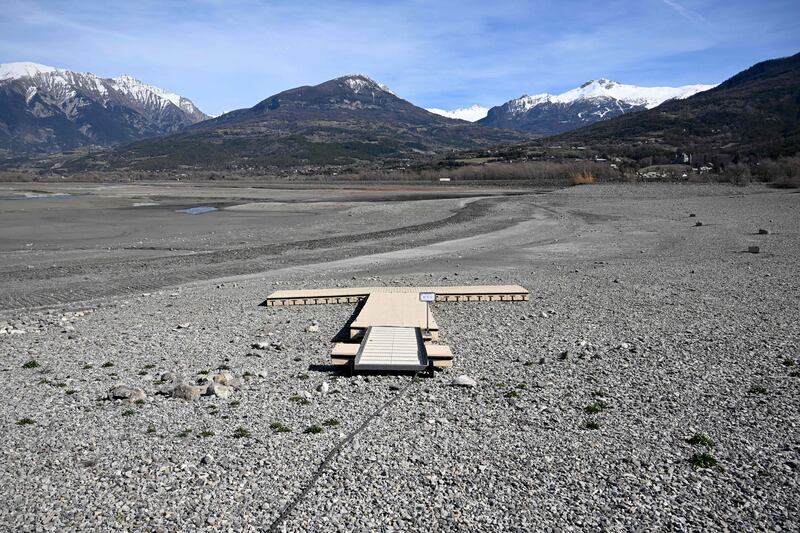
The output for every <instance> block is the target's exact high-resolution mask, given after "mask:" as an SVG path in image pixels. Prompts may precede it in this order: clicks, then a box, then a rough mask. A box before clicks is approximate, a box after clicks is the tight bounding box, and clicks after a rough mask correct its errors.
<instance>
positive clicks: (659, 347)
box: [0, 186, 800, 531]
mask: <svg viewBox="0 0 800 533" xmlns="http://www.w3.org/2000/svg"><path fill="white" fill-rule="evenodd" d="M743 193H744V194H743ZM537 202H538V204H537V205H540V204H541V202H542V201H541V199H539V200H537ZM546 202H547V207H548V209H551V210H552V213H553V216H554V219H555V220H557V221H559V225H558V227H561V228H562V230H563V231H562V233H561V234H560V235H559V236H558V237H557V242H555V241H556V239H553V240H548V242H540V240H538V239H537V238H536V236H534V235H532V236H531V237H530V240H529V243H528V244H527V245H519V243H515V250H513V251H512V250H509V251H508V253H501V252H500V251H498V250H494V251H491V250H484V249H481V250H472V252H471V253H470V252H469V251H465V252H464V253H463V254H461V255H460V256H459V257H458V261H457V263H454V262H452V261H443V260H436V259H430V258H429V259H426V260H424V261H419V262H417V263H414V264H407V265H397V264H392V265H385V266H383V267H371V270H370V271H359V270H356V271H349V272H344V271H335V272H334V271H331V272H329V273H327V274H325V275H320V274H318V273H314V274H309V273H304V272H302V271H292V270H282V271H277V272H275V273H266V274H264V275H260V276H255V277H252V278H251V279H242V280H237V281H235V282H234V281H226V282H215V283H206V284H196V285H191V286H183V287H176V288H173V289H169V290H164V291H158V292H153V293H150V294H135V295H128V296H120V297H118V298H112V299H108V300H104V301H102V302H97V303H94V304H91V305H80V306H64V307H63V308H54V309H51V310H30V311H16V312H14V313H11V314H6V315H5V316H4V317H3V318H2V319H0V372H2V374H0V376H2V377H3V381H4V383H5V387H4V392H3V394H2V395H0V432H2V435H3V438H2V446H1V447H0V487H1V488H0V502H2V505H0V524H2V525H0V529H2V530H9V531H40V530H48V531H50V530H53V531H56V530H57V531H76V530H88V531H189V530H208V531H262V530H266V529H269V528H270V527H271V526H273V525H274V526H275V528H276V530H278V531H282V530H287V531H394V530H398V531H436V530H440V531H476V530H481V531H497V530H511V531H562V530H592V531H594V530H608V531H622V530H625V531H627V530H635V531H640V530H648V531H650V530H680V531H697V530H730V531H764V530H769V531H787V530H788V531H793V530H798V524H800V415H799V414H798V413H799V409H800V276H798V272H800V268H798V258H800V239H798V233H799V232H800V227H799V226H798V222H799V221H800V215H799V214H798V213H800V194H796V193H791V192H788V193H787V192H779V193H776V192H773V191H769V190H767V189H745V190H740V189H729V188H718V189H717V188H699V187H698V188H697V189H686V188H680V187H677V186H658V187H651V188H635V187H630V188H626V187H614V188H611V187H606V188H603V187H587V188H577V189H572V190H570V191H566V192H557V193H553V194H552V195H550V196H549V197H548V198H547V200H546ZM692 214H693V215H695V216H694V217H692V216H690V215H692ZM697 221H702V223H703V225H702V226H697V225H696V222H697ZM759 229H767V230H768V231H769V233H768V234H764V235H758V230H759ZM548 231H549V230H548ZM754 244H757V245H759V247H760V250H759V251H760V253H758V254H752V253H747V252H746V250H747V248H748V246H751V245H754ZM492 254H493V255H494V258H495V261H496V263H497V267H496V268H491V267H490V266H487V262H486V261H487V259H486V257H487V255H492ZM466 283H475V284H491V283H519V284H522V285H524V286H525V287H527V288H529V289H530V290H531V299H530V301H528V302H521V303H505V302H493V303H477V302H475V303H437V304H435V308H434V314H435V316H436V320H437V322H438V324H439V327H440V329H441V335H442V338H441V342H442V343H446V344H448V345H450V346H451V348H452V349H453V352H454V353H455V356H456V359H455V364H454V367H453V368H452V369H449V370H447V371H443V372H438V373H437V374H436V376H435V377H434V378H432V379H430V378H418V379H413V378H412V376H407V375H405V376H392V375H369V376H356V377H353V378H348V377H345V376H343V375H338V374H336V373H335V372H333V371H332V369H331V368H330V367H329V366H327V363H328V357H327V353H328V350H329V347H330V342H329V341H330V339H331V338H332V337H333V336H334V335H336V333H337V332H338V330H339V329H340V328H341V327H342V326H343V325H344V324H345V322H346V321H347V319H348V318H349V317H350V314H351V313H352V312H353V308H352V306H347V305H325V306H302V307H291V308H263V307H257V304H258V303H259V302H260V301H261V300H262V299H263V297H264V296H266V294H268V293H269V292H271V291H272V290H275V289H279V288H303V287H326V286H336V285H352V286H363V285H384V284H402V285H430V284H443V285H444V284H466ZM460 375H466V376H468V377H469V378H471V379H472V380H474V381H475V386H473V387H457V386H453V385H452V382H453V380H454V379H455V378H456V377H457V376H460ZM215 380H216V381H215ZM183 381H185V382H188V383H191V384H192V386H193V387H195V386H197V387H198V389H197V390H195V392H196V393H197V394H202V395H200V396H199V397H198V398H197V399H194V400H186V399H183V398H181V397H176V396H174V395H173V390H174V389H175V388H176V386H175V385H176V384H178V383H180V382H183ZM226 382H227V383H228V384H225V383H226ZM197 383H203V385H202V387H200V386H198V385H196V384H197ZM209 384H211V385H212V386H211V387H210V388H209ZM115 385H124V386H126V387H129V389H127V390H128V392H130V389H136V388H140V389H141V390H142V392H143V393H144V397H143V398H142V397H141V395H140V394H139V392H138V391H136V393H134V394H129V395H128V396H129V397H128V398H124V397H123V396H125V394H122V393H120V392H119V391H120V390H123V392H124V390H125V389H124V388H123V387H117V388H116V389H114V387H115ZM217 385H224V387H218V386H217ZM112 389H114V391H116V392H114V391H112ZM201 389H202V390H201ZM192 390H194V389H192ZM214 390H216V391H217V392H216V393H215V392H214ZM184 392H185V391H184ZM114 395H117V396H119V398H117V399H113V398H112V399H110V397H113V396H114ZM392 399H394V400H395V401H394V402H392V403H390V404H389V405H388V406H386V407H385V408H384V409H383V410H381V409H382V407H384V405H385V404H386V403H387V402H389V401H390V400H392ZM376 411H378V414H377V415H376V416H374V418H371V417H372V416H373V414H374V413H375V412H376ZM365 421H368V423H367V424H366V426H365V427H364V429H363V430H362V431H360V432H359V433H358V434H357V435H356V436H355V437H354V438H353V439H352V440H351V441H348V440H347V437H348V435H350V433H351V432H352V431H354V430H356V429H357V428H359V427H360V426H361V425H362V424H363V423H364V422H365ZM342 442H344V444H343V445H342V446H341V449H340V450H339V451H338V454H334V455H333V456H332V458H331V459H330V462H329V463H327V464H326V465H325V467H324V468H323V469H322V472H321V475H319V476H318V477H317V469H318V467H319V465H320V464H321V463H322V461H323V459H325V457H326V455H328V454H329V452H330V451H331V450H333V449H334V448H335V447H336V446H337V445H338V444H339V443H342ZM306 489H308V490H307V491H306ZM286 508H289V509H290V512H288V513H286V514H285V516H282V517H281V520H280V522H278V523H276V519H278V517H279V515H281V512H282V511H283V510H284V509H286Z"/></svg>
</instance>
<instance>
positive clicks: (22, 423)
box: [17, 417, 36, 426]
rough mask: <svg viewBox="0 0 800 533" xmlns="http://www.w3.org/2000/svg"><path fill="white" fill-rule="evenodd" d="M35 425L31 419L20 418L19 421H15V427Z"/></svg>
mask: <svg viewBox="0 0 800 533" xmlns="http://www.w3.org/2000/svg"><path fill="white" fill-rule="evenodd" d="M35 423H36V422H34V421H33V419H32V418H27V417H25V418H20V419H19V420H17V425H18V426H29V425H31V424H35Z"/></svg>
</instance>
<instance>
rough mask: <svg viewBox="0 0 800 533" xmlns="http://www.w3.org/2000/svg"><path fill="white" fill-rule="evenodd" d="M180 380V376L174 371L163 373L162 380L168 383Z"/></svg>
mask: <svg viewBox="0 0 800 533" xmlns="http://www.w3.org/2000/svg"><path fill="white" fill-rule="evenodd" d="M177 380H178V376H176V375H175V374H173V373H172V372H164V373H163V374H161V381H165V382H167V383H172V382H174V381H177Z"/></svg>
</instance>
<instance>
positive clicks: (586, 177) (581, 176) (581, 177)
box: [572, 170, 594, 185]
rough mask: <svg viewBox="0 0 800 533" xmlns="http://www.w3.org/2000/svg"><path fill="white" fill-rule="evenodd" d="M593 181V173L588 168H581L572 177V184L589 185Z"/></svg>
mask: <svg viewBox="0 0 800 533" xmlns="http://www.w3.org/2000/svg"><path fill="white" fill-rule="evenodd" d="M592 183H594V174H592V172H591V171H590V170H581V171H580V172H578V173H577V174H575V175H574V176H573V177H572V184H573V185H590V184H592Z"/></svg>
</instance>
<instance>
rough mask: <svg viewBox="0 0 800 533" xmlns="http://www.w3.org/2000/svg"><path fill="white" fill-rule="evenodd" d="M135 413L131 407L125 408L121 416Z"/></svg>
mask: <svg viewBox="0 0 800 533" xmlns="http://www.w3.org/2000/svg"><path fill="white" fill-rule="evenodd" d="M135 414H136V411H135V410H133V409H125V410H124V411H122V416H133V415H135Z"/></svg>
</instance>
